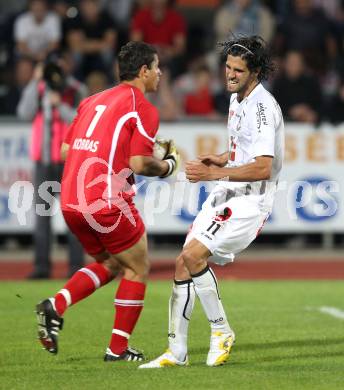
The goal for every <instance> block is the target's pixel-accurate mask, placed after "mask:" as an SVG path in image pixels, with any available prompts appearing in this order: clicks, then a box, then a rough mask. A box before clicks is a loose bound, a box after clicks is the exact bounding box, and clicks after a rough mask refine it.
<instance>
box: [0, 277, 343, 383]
mask: <svg viewBox="0 0 344 390" xmlns="http://www.w3.org/2000/svg"><path fill="white" fill-rule="evenodd" d="M62 285H63V282H61V281H47V282H8V283H7V282H6V283H4V282H3V283H1V285H0V297H1V299H0V310H1V312H0V313H1V320H0V327H1V328H0V389H6V390H8V389H34V390H36V389H130V390H136V389H150V390H151V389H153V390H155V389H173V390H179V389H197V390H198V389H233V390H237V389H239V390H240V389H253V390H260V389H263V390H268V389H271V390H283V389H288V390H289V389H292V390H295V389H312V390H315V389H326V390H331V389H344V320H343V319H340V318H335V317H332V316H330V315H328V314H325V313H322V312H320V311H319V310H318V309H319V308H320V307H322V306H330V307H337V308H338V309H340V310H344V300H343V297H344V283H343V282H342V281H307V282H306V281H283V282H282V281H281V282H280V281H278V282H276V281H274V282H270V281H269V282H258V281H257V282H247V281H245V282H244V281H224V280H221V281H220V288H221V295H222V300H223V302H224V306H225V309H226V310H227V313H228V315H229V319H230V323H231V325H232V327H233V328H234V330H235V331H236V334H237V342H236V344H235V346H234V348H233V350H232V354H231V359H230V361H229V362H228V363H227V364H226V365H225V366H222V367H216V368H209V367H206V366H205V359H206V355H207V350H208V342H209V326H208V323H207V321H206V319H205V317H204V315H203V312H202V310H201V307H200V304H199V302H196V308H195V311H194V313H193V316H192V321H191V326H190V336H189V357H190V366H189V367H182V368H168V369H160V370H138V369H137V366H138V363H125V362H120V363H104V362H103V361H102V358H103V354H104V351H105V348H106V346H107V343H108V339H109V336H110V333H111V329H112V323H113V296H114V290H115V285H114V283H111V284H110V285H108V286H106V287H104V288H103V289H101V290H99V291H97V292H96V293H95V294H93V295H92V296H91V297H89V298H88V299H86V300H84V301H83V302H80V303H79V304H78V305H76V306H75V307H72V308H70V309H69V311H68V312H67V313H66V316H65V328H64V330H63V331H62V332H61V336H60V343H59V347H60V352H59V354H58V355H57V356H53V355H50V354H49V353H48V352H46V351H43V350H42V349H41V348H40V344H39V343H38V341H37V340H36V339H35V338H36V319H35V315H34V313H33V310H34V306H35V304H36V302H37V301H39V300H40V299H42V298H45V297H47V296H49V295H52V294H53V293H54V292H55V291H56V290H57V289H59V288H61V287H62ZM170 290H171V282H150V283H149V286H148V291H147V299H146V302H145V308H144V311H143V315H142V317H141V320H140V322H139V324H138V326H137V328H136V331H135V333H134V335H133V337H132V338H131V345H133V346H134V347H137V348H139V349H142V350H144V352H145V354H146V356H147V358H148V359H151V358H154V357H156V356H157V355H158V354H160V353H162V352H163V351H164V349H165V348H166V346H167V341H166V334H167V321H168V319H167V314H168V311H167V302H168V298H169V295H170Z"/></svg>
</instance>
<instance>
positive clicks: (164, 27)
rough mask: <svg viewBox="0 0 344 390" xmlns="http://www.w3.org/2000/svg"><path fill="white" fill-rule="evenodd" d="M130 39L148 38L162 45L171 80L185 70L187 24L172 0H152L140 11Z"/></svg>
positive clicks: (159, 48)
mask: <svg viewBox="0 0 344 390" xmlns="http://www.w3.org/2000/svg"><path fill="white" fill-rule="evenodd" d="M130 39H131V40H133V41H145V42H147V43H150V44H152V45H154V46H156V47H157V48H158V51H159V59H160V62H161V66H162V67H164V66H167V67H168V69H169V72H170V76H171V79H174V78H175V77H176V76H177V75H178V74H180V73H181V72H182V70H183V61H184V59H183V55H184V54H185V48H186V24H185V20H184V18H183V16H182V15H181V14H180V13H179V12H177V11H176V10H175V9H174V8H173V7H172V6H171V5H170V1H168V0H149V1H148V6H147V7H145V8H143V9H140V10H138V11H137V12H136V13H135V14H134V17H133V20H132V24H131V34H130Z"/></svg>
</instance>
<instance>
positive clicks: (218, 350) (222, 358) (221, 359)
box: [207, 332, 235, 367]
mask: <svg viewBox="0 0 344 390" xmlns="http://www.w3.org/2000/svg"><path fill="white" fill-rule="evenodd" d="M234 342H235V334H234V333H233V332H232V333H222V332H214V333H212V334H211V337H210V349H209V352H208V356H207V366H210V367H215V366H221V365H222V364H224V363H226V361H227V360H228V359H229V354H230V352H231V349H232V346H233V344H234Z"/></svg>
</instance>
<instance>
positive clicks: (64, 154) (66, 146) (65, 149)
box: [60, 142, 69, 161]
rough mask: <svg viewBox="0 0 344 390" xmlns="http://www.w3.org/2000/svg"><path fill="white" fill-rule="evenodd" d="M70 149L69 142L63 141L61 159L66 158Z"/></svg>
mask: <svg viewBox="0 0 344 390" xmlns="http://www.w3.org/2000/svg"><path fill="white" fill-rule="evenodd" d="M68 150H69V144H67V143H65V142H63V143H62V145H61V150H60V155H61V160H63V161H65V160H66V158H67V154H68Z"/></svg>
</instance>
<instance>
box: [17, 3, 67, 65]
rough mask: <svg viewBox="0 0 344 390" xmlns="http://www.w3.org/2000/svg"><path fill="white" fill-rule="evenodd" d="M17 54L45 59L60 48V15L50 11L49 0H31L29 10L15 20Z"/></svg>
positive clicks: (40, 59) (35, 59) (38, 59)
mask: <svg viewBox="0 0 344 390" xmlns="http://www.w3.org/2000/svg"><path fill="white" fill-rule="evenodd" d="M14 39H15V43H16V54H17V55H18V56H25V57H30V58H32V59H33V60H34V61H43V60H44V59H45V58H46V57H47V55H48V54H49V53H50V52H52V51H55V50H56V49H58V47H59V42H60V39H61V26H60V20H59V18H58V16H57V15H56V14H55V13H54V12H51V11H49V8H48V3H47V0H29V10H28V11H27V12H25V13H23V14H21V15H20V16H18V17H17V18H16V20H15V22H14Z"/></svg>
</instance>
